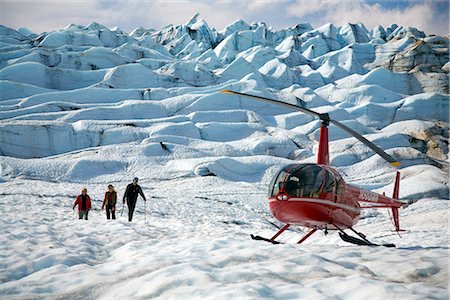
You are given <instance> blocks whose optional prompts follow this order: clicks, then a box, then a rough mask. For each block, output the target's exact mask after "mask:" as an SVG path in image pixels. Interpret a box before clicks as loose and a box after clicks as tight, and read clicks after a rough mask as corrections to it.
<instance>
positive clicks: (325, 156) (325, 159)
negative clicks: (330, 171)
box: [317, 113, 330, 165]
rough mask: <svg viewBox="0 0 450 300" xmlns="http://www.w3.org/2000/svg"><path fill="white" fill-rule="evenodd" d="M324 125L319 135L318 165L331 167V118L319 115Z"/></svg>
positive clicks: (326, 115)
mask: <svg viewBox="0 0 450 300" xmlns="http://www.w3.org/2000/svg"><path fill="white" fill-rule="evenodd" d="M319 118H320V120H322V124H321V125H320V135H319V151H318V153H317V164H319V165H329V164H330V150H329V147H328V125H329V124H330V116H329V115H328V114H327V113H325V114H320V115H319Z"/></svg>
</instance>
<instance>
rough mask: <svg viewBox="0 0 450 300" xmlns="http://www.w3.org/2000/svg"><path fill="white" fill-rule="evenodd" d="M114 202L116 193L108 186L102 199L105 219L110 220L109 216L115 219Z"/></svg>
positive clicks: (112, 187)
mask: <svg viewBox="0 0 450 300" xmlns="http://www.w3.org/2000/svg"><path fill="white" fill-rule="evenodd" d="M116 202H117V193H116V191H115V190H114V186H113V185H112V184H110V185H108V191H107V192H106V193H105V199H103V204H102V210H103V209H105V207H106V219H108V220H109V219H110V216H111V217H112V218H113V220H115V219H116Z"/></svg>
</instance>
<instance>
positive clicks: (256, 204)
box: [0, 14, 450, 299]
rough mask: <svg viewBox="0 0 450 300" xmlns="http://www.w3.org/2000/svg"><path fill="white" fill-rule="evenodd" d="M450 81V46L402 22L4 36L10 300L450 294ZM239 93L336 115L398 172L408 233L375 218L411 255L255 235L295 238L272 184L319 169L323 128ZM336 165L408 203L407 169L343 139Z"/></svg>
mask: <svg viewBox="0 0 450 300" xmlns="http://www.w3.org/2000/svg"><path fill="white" fill-rule="evenodd" d="M449 69H450V64H449V36H448V35H446V36H432V35H427V34H426V33H424V32H422V31H421V30H420V29H417V28H411V27H404V26H399V25H396V24H393V25H391V26H389V27H387V28H384V27H382V26H377V27H375V28H373V29H368V28H366V27H365V26H364V25H363V24H361V23H358V24H346V25H344V26H341V27H339V26H335V25H333V24H325V25H323V26H321V27H319V28H313V27H312V26H311V25H310V24H307V23H301V24H297V25H294V26H293V27H290V28H285V29H281V30H275V29H273V28H272V27H270V25H269V24H265V23H263V22H259V23H252V24H248V23H246V22H245V21H243V20H237V21H235V22H234V23H232V24H230V25H228V26H227V27H226V28H224V29H222V30H217V29H215V28H212V27H210V26H209V25H208V23H207V22H206V21H205V20H203V19H202V18H201V17H200V15H199V14H196V15H195V16H193V17H192V18H191V19H190V20H189V21H188V22H187V23H186V24H184V25H169V26H166V27H164V28H162V29H159V30H155V29H146V28H142V27H140V28H136V29H135V30H133V31H132V32H130V33H126V32H124V31H122V30H121V29H119V28H118V27H116V28H108V27H106V26H103V25H101V24H98V23H95V22H93V23H91V24H89V25H87V26H86V25H76V24H70V25H68V26H67V27H65V28H63V29H59V30H55V31H51V32H44V33H32V32H31V31H30V30H28V29H26V28H21V29H18V30H15V29H13V28H8V27H6V26H1V25H0V212H1V215H2V218H1V219H0V223H1V228H2V233H1V234H0V249H1V251H0V255H1V260H0V296H1V297H2V298H6V299H9V298H11V299H16V298H31V299H34V298H62V297H69V298H83V299H84V298H87V299H94V298H95V299H96V298H104V299H111V298H121V299H134V298H154V297H160V298H183V299H186V298H219V299H225V298H230V297H232V298H250V299H256V298H258V299H259V298H276V299H293V298H304V299H311V298H314V299H329V298H345V299H362V298H365V299H381V298H394V297H400V298H408V299H424V298H436V299H447V298H448V296H449V291H448V282H449V277H448V270H449V265H448V264H449V256H448V255H449V252H448V249H449V248H448V247H449V240H448V228H449V227H448V219H449V205H448V200H449V189H448V184H449V179H448V175H449V173H448V172H449V156H448V140H449V134H448V133H449V76H448V72H449ZM224 89H229V90H233V91H237V92H245V93H250V94H254V95H259V96H265V97H270V98H274V99H278V100H280V101H284V102H287V103H291V104H295V105H299V106H302V107H305V108H308V109H312V110H314V111H317V112H319V113H329V114H330V116H331V117H332V118H333V119H336V120H338V121H340V122H342V123H343V124H345V125H347V126H349V127H351V128H353V129H354V130H356V131H358V132H359V133H361V134H363V135H364V136H365V137H366V138H367V139H369V140H371V141H373V142H374V143H376V144H377V145H378V146H380V147H381V148H382V149H384V150H385V151H386V152H387V153H389V154H390V155H392V156H394V157H395V158H396V159H398V160H399V161H400V162H401V166H400V168H399V171H400V173H401V178H402V181H401V188H400V197H401V198H403V199H409V200H414V201H416V202H415V203H414V204H412V205H411V206H409V207H408V208H405V209H403V210H401V212H400V222H401V226H402V227H403V228H405V229H406V230H407V231H405V232H401V233H400V235H397V233H395V232H392V229H393V225H392V222H391V220H390V215H389V213H388V212H387V211H381V210H371V209H368V210H365V211H364V212H363V214H362V218H361V221H360V222H359V223H358V225H357V228H358V229H359V230H360V231H362V232H364V233H365V234H367V235H368V237H370V238H371V239H374V240H377V241H387V242H393V243H395V244H397V248H396V249H380V248H376V247H375V248H371V247H365V248H364V247H363V248H361V247H357V246H352V245H349V244H345V243H344V242H343V241H341V240H340V239H339V237H338V236H337V234H333V233H332V234H330V235H327V236H325V235H323V234H317V235H316V236H314V237H312V238H311V239H309V240H308V241H306V242H305V244H302V245H301V246H297V245H295V242H296V241H297V240H298V239H299V237H300V236H301V235H302V232H303V229H302V228H294V229H292V230H289V231H288V232H287V233H286V235H285V237H284V239H282V240H283V241H284V242H286V244H284V245H268V244H264V243H258V242H255V241H252V240H250V239H249V234H250V233H258V234H260V235H265V236H270V235H271V234H272V233H273V232H275V231H276V230H277V227H279V226H280V225H282V224H280V223H279V222H278V221H277V220H276V219H274V217H272V216H271V215H270V213H269V212H268V209H267V202H266V199H267V198H266V197H267V196H266V194H267V187H268V184H269V181H270V179H271V177H272V176H273V175H274V174H275V172H276V171H277V170H278V169H279V168H280V167H281V166H283V165H285V164H290V163H293V162H315V161H316V154H317V141H318V136H319V127H320V121H318V120H316V119H314V118H312V117H310V116H308V115H304V114H301V113H299V112H293V111H290V110H289V109H287V108H284V107H278V106H273V105H270V104H264V103H260V102H256V101H255V100H252V99H247V98H242V97H237V96H231V95H229V94H224V93H221V92H220V91H221V90H224ZM330 152H331V153H330V161H331V164H332V165H333V166H335V167H336V168H337V170H338V171H339V172H340V173H341V174H342V175H343V176H344V178H345V180H346V181H347V182H350V183H353V184H356V185H359V186H362V187H364V188H366V189H369V190H373V191H376V192H379V193H382V192H386V193H387V194H390V193H392V190H393V184H394V183H393V181H394V177H395V172H396V169H394V168H392V167H391V166H390V165H389V164H387V163H386V162H384V160H383V159H382V158H380V157H379V156H377V155H376V154H374V153H373V152H372V151H371V150H370V149H368V148H367V147H366V146H364V145H362V144H361V143H359V142H358V141H357V140H356V139H354V138H352V137H349V136H348V135H347V134H346V133H345V132H342V131H341V130H340V129H339V128H335V127H333V126H331V127H330ZM135 176H137V177H139V178H140V184H141V186H142V187H143V190H144V193H145V194H146V196H147V199H148V200H149V201H147V202H146V203H145V204H144V202H143V201H142V200H138V207H137V213H136V214H137V216H136V217H135V218H136V220H135V221H134V222H133V223H128V222H127V220H125V217H122V216H119V217H118V220H116V221H115V222H111V221H107V220H106V218H105V216H104V212H102V211H101V209H100V208H101V203H102V200H103V195H104V192H105V191H106V186H107V185H108V184H113V185H114V186H115V187H116V189H117V191H118V193H119V198H120V199H119V205H118V209H122V202H121V199H122V196H123V192H124V189H125V187H126V185H127V183H129V182H130V181H131V180H132V178H133V177H135ZM83 187H87V188H88V193H89V194H90V196H91V198H92V199H94V201H93V207H94V209H93V210H92V211H91V213H90V220H89V221H87V222H81V221H78V220H75V218H74V214H73V212H72V204H73V201H74V200H75V197H76V195H78V194H79V193H80V191H81V189H82V188H83ZM125 211H126V209H125Z"/></svg>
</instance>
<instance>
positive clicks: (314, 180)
mask: <svg viewBox="0 0 450 300" xmlns="http://www.w3.org/2000/svg"><path fill="white" fill-rule="evenodd" d="M360 202H367V203H371V206H365V207H400V206H401V203H400V202H398V201H396V200H395V199H392V198H389V197H386V196H383V195H380V194H377V193H374V192H371V191H366V190H363V189H360V188H357V187H355V186H352V185H349V184H346V183H345V181H344V180H343V179H342V177H341V176H340V175H339V173H338V172H337V171H336V170H334V169H333V168H331V167H330V166H327V165H320V164H292V165H288V166H286V167H284V168H283V169H282V170H281V171H280V172H279V173H278V174H277V175H276V176H275V177H274V178H273V180H272V182H271V186H270V191H269V206H270V210H271V212H272V214H273V215H274V216H275V217H276V218H277V219H278V220H280V221H281V222H283V223H286V224H291V225H301V226H306V227H310V228H317V229H325V228H327V229H335V228H336V226H337V227H339V228H340V229H345V228H349V227H351V226H353V225H355V224H356V223H357V222H358V220H359V218H360V213H361V208H363V207H361V205H360Z"/></svg>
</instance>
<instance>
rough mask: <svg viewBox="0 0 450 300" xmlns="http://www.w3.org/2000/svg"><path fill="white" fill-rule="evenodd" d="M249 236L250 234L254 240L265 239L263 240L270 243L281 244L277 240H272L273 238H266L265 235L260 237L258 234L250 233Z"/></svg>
mask: <svg viewBox="0 0 450 300" xmlns="http://www.w3.org/2000/svg"><path fill="white" fill-rule="evenodd" d="M250 236H251V238H252V240H255V241H265V242H269V243H272V244H274V245H277V244H281V243H280V242H277V241H274V240H271V239H268V238H265V237H262V236H259V235H253V234H250Z"/></svg>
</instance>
